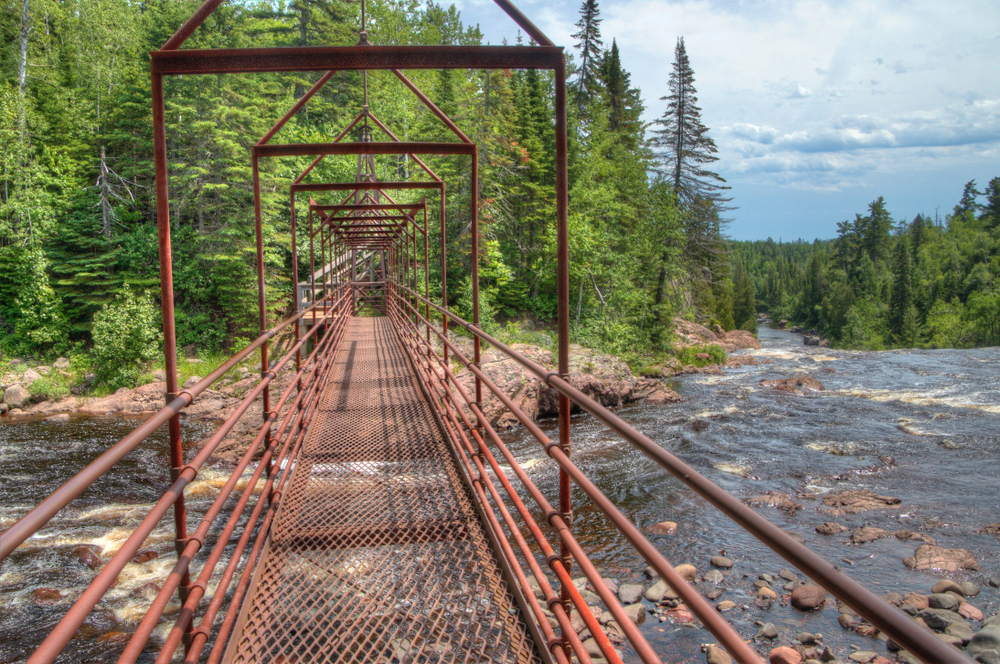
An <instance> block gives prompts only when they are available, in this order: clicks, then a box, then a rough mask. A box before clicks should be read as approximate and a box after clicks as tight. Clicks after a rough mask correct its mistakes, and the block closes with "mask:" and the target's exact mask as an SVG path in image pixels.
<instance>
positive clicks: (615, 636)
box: [604, 620, 628, 646]
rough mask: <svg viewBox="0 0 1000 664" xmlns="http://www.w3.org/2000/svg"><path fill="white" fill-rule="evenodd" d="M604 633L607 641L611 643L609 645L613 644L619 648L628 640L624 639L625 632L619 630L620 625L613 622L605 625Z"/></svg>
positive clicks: (610, 621)
mask: <svg viewBox="0 0 1000 664" xmlns="http://www.w3.org/2000/svg"><path fill="white" fill-rule="evenodd" d="M604 632H605V634H607V635H608V639H609V640H610V641H611V643H613V644H615V645H616V646H620V645H622V644H623V643H625V642H627V641H628V639H627V638H626V637H625V630H623V629H622V628H621V625H619V624H618V623H617V622H616V621H614V620H609V621H608V622H607V624H605V626H604Z"/></svg>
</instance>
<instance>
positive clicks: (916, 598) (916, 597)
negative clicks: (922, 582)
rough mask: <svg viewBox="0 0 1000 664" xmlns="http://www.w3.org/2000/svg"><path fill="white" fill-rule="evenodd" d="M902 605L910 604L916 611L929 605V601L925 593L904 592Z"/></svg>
mask: <svg viewBox="0 0 1000 664" xmlns="http://www.w3.org/2000/svg"><path fill="white" fill-rule="evenodd" d="M903 605H904V606H906V605H910V606H912V607H913V608H915V609H916V610H917V611H922V610H924V609H926V608H928V607H929V606H930V601H929V600H928V599H927V595H921V594H920V593H906V594H905V595H903Z"/></svg>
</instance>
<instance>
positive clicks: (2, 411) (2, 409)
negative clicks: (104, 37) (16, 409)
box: [0, 392, 10, 415]
mask: <svg viewBox="0 0 1000 664" xmlns="http://www.w3.org/2000/svg"><path fill="white" fill-rule="evenodd" d="M2 399H3V392H0V415H6V414H7V411H8V410H9V409H10V407H9V406H8V405H7V404H5V403H4V402H3V401H2Z"/></svg>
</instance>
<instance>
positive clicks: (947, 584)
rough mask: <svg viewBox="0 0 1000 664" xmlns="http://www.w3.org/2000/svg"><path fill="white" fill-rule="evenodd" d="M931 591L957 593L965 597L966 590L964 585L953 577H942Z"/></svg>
mask: <svg viewBox="0 0 1000 664" xmlns="http://www.w3.org/2000/svg"><path fill="white" fill-rule="evenodd" d="M931 592H932V593H955V594H956V595H961V596H962V597H965V591H964V590H962V586H961V585H960V584H959V583H957V582H955V581H952V580H951V579H941V580H940V581H938V582H937V583H935V584H934V587H933V588H931Z"/></svg>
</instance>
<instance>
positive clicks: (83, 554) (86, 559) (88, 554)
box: [73, 546, 101, 569]
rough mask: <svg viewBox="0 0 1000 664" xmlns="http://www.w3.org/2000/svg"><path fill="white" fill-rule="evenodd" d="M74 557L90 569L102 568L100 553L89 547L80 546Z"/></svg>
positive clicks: (74, 551)
mask: <svg viewBox="0 0 1000 664" xmlns="http://www.w3.org/2000/svg"><path fill="white" fill-rule="evenodd" d="M73 557H74V558H76V559H77V561H79V563H80V564H81V565H84V566H86V567H89V568H90V569H97V568H98V567H100V566H101V559H100V557H99V556H98V552H97V551H94V550H93V549H91V548H90V547H89V546H78V547H76V548H75V549H73Z"/></svg>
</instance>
